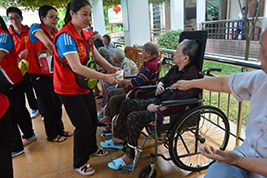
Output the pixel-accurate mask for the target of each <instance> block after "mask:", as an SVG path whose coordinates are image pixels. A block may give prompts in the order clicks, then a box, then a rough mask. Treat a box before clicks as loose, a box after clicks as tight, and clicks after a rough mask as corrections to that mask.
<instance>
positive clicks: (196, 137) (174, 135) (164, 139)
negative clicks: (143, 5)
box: [112, 31, 230, 178]
mask: <svg viewBox="0 0 267 178" xmlns="http://www.w3.org/2000/svg"><path fill="white" fill-rule="evenodd" d="M184 39H193V40H196V42H197V43H198V44H200V48H199V51H198V57H197V58H198V59H196V60H195V61H196V65H197V66H198V67H199V71H201V72H200V78H203V77H204V75H209V76H213V75H212V74H211V72H212V71H221V69H219V68H208V69H205V70H204V71H202V65H203V58H204V52H205V46H206V39H207V32H206V31H184V32H182V34H181V36H180V39H179V42H181V41H183V40H184ZM166 60H170V59H169V58H168V59H166ZM155 88H156V86H143V87H139V90H140V91H142V90H143V91H148V90H153V91H155ZM202 93H203V91H202V90H200V92H199V97H198V98H191V99H183V100H170V101H163V102H162V103H161V105H160V106H159V108H160V107H170V106H177V105H189V104H190V105H192V104H194V105H195V107H193V108H192V109H190V110H188V111H186V112H184V113H176V114H172V115H170V116H166V117H164V118H165V124H164V125H163V127H160V126H159V116H158V114H156V113H155V126H149V125H147V126H146V127H145V128H146V131H147V133H148V134H145V133H143V132H142V134H143V135H144V136H145V137H146V138H145V139H144V140H143V142H142V144H141V146H139V147H132V146H131V145H128V146H130V147H132V148H134V149H135V159H134V161H133V163H134V165H133V168H132V169H131V170H130V171H132V173H133V172H134V171H135V168H136V165H137V163H138V162H139V161H142V160H145V159H149V160H150V161H149V166H147V167H144V168H143V169H142V170H141V171H140V172H139V175H138V177H140V178H144V177H146V178H147V177H149V178H150V177H152V178H154V177H156V175H157V173H156V170H155V162H156V161H157V157H158V156H160V157H162V158H163V159H164V160H166V161H170V160H172V161H173V162H174V163H175V164H176V165H177V166H178V167H180V168H182V169H185V170H188V171H200V170H203V169H206V168H207V167H209V166H210V165H211V164H212V163H214V160H210V159H208V158H206V157H204V156H203V155H201V154H200V152H199V148H202V147H203V146H208V145H212V146H214V147H215V149H221V150H225V148H226V146H227V143H228V140H229V135H230V128H229V122H228V118H227V117H226V115H225V114H224V113H223V112H222V111H221V110H220V109H218V108H216V107H213V106H206V105H203V104H202V103H203V101H204V100H203V99H202ZM115 122H116V117H114V118H113V119H112V123H113V124H112V133H113V129H114V123H115ZM150 138H154V139H155V151H154V152H155V153H152V154H150V156H147V157H143V158H140V155H141V152H142V150H143V148H144V145H145V143H146V141H147V140H148V139H150ZM159 141H160V142H161V143H163V144H164V146H165V147H166V148H167V149H168V150H169V155H170V157H168V158H166V157H165V156H164V155H163V154H159V153H158V142H159ZM125 169H126V168H122V170H121V171H123V172H125V171H127V172H128V171H129V170H125Z"/></svg>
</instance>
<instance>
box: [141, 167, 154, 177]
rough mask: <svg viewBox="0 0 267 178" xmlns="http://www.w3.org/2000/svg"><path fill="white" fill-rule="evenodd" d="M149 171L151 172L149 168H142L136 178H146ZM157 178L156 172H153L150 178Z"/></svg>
mask: <svg viewBox="0 0 267 178" xmlns="http://www.w3.org/2000/svg"><path fill="white" fill-rule="evenodd" d="M150 171H151V167H150V166H147V167H144V168H143V169H141V171H140V172H139V174H138V178H148V176H149V174H150ZM156 176H157V172H156V170H154V172H153V174H152V176H151V178H155V177H156Z"/></svg>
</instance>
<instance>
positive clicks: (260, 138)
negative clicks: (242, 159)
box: [228, 70, 267, 177]
mask: <svg viewBox="0 0 267 178" xmlns="http://www.w3.org/2000/svg"><path fill="white" fill-rule="evenodd" d="M228 85H229V88H230V90H231V92H232V94H233V96H234V97H235V98H236V99H237V100H238V101H242V100H250V105H251V111H250V113H249V116H248V119H247V128H246V138H245V140H244V142H243V144H242V145H241V146H239V147H236V148H235V149H234V151H235V152H236V153H238V154H239V155H243V156H247V157H263V158H267V74H266V73H265V72H264V71H262V70H258V71H252V72H244V73H234V74H231V76H230V79H229V82H228ZM253 177H263V176H260V175H256V174H254V175H253Z"/></svg>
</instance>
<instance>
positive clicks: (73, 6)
mask: <svg viewBox="0 0 267 178" xmlns="http://www.w3.org/2000/svg"><path fill="white" fill-rule="evenodd" d="M88 5H89V6H91V4H90V3H89V2H88V1H87V0H72V1H71V2H69V3H68V5H67V10H66V15H65V18H64V22H65V25H67V23H69V21H71V15H70V11H71V10H72V11H73V12H74V13H76V12H78V11H79V10H80V9H81V8H82V7H84V6H88ZM91 7H92V6H91Z"/></svg>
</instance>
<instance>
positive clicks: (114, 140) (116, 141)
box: [112, 137, 124, 144]
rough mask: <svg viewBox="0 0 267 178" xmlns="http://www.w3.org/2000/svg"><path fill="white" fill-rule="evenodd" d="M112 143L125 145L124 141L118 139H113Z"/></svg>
mask: <svg viewBox="0 0 267 178" xmlns="http://www.w3.org/2000/svg"><path fill="white" fill-rule="evenodd" d="M112 141H113V143H114V144H117V143H123V142H124V140H122V139H119V138H116V137H112Z"/></svg>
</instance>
